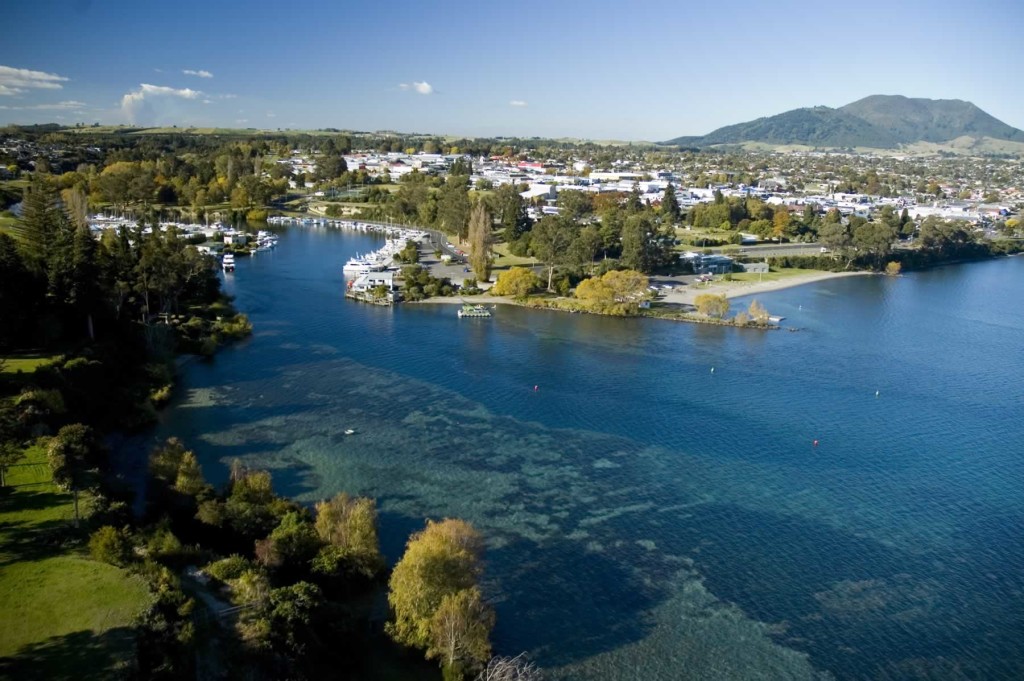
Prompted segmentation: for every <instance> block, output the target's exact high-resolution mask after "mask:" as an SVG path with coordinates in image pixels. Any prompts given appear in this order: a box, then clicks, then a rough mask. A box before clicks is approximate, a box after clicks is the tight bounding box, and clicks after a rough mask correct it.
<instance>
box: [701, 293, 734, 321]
mask: <svg viewBox="0 0 1024 681" xmlns="http://www.w3.org/2000/svg"><path fill="white" fill-rule="evenodd" d="M693 304H694V305H695V306H696V307H697V312H700V313H701V314H703V315H707V316H708V317H714V318H716V319H721V318H722V317H724V316H725V315H726V314H728V313H729V299H728V298H726V297H725V295H724V294H722V295H715V294H713V293H702V294H700V295H699V296H697V297H696V298H695V299H694V301H693Z"/></svg>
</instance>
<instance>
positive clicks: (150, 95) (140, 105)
mask: <svg viewBox="0 0 1024 681" xmlns="http://www.w3.org/2000/svg"><path fill="white" fill-rule="evenodd" d="M202 94H203V93H202V92H200V91H199V90H192V89H190V88H182V89H180V90H178V89H175V88H172V87H166V86H164V85H150V84H149V83H142V84H141V85H140V86H139V89H138V90H136V91H134V92H129V93H127V94H125V96H124V97H122V98H121V113H122V114H124V117H125V118H126V119H127V120H128V122H129V123H138V122H141V121H142V119H151V118H154V115H155V113H156V112H155V111H154V109H153V104H154V102H159V101H164V102H166V101H169V100H173V99H198V98H199V97H200V95H202Z"/></svg>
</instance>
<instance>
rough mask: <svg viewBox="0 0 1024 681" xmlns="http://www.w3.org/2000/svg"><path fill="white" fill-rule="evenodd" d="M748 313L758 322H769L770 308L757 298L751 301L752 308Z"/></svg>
mask: <svg viewBox="0 0 1024 681" xmlns="http://www.w3.org/2000/svg"><path fill="white" fill-rule="evenodd" d="M747 314H749V315H750V318H751V319H753V320H754V322H755V323H756V324H767V323H768V310H767V309H766V308H765V306H764V305H762V304H761V303H759V302H757V300H752V301H750V308H749V309H748V310H747Z"/></svg>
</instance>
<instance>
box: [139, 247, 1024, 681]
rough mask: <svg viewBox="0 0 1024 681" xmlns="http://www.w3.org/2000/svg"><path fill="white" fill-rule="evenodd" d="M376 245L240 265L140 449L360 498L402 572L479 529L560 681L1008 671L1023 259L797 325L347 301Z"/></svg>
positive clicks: (1015, 578) (796, 300) (828, 311)
mask: <svg viewBox="0 0 1024 681" xmlns="http://www.w3.org/2000/svg"><path fill="white" fill-rule="evenodd" d="M376 243H378V241H376V240H374V239H372V238H370V237H365V236H359V235H349V234H343V233H338V232H329V231H328V232H323V231H320V232H314V231H306V230H302V229H291V230H289V231H288V232H287V233H286V234H285V235H283V237H282V240H281V243H280V245H279V247H278V248H277V249H276V250H275V251H273V252H270V253H267V254H260V257H258V258H254V259H252V260H250V261H240V262H239V263H238V268H237V271H236V273H235V274H234V275H232V277H231V279H230V281H227V282H226V286H227V287H228V288H229V291H230V292H232V293H233V294H235V295H236V296H237V302H236V305H237V307H238V308H239V309H240V311H243V312H245V313H246V314H248V315H249V316H250V318H251V320H252V321H253V324H254V327H255V334H254V337H253V338H252V339H251V340H249V341H246V342H244V343H242V344H240V345H238V346H236V347H232V348H229V349H227V350H226V351H224V352H223V353H222V354H220V355H218V357H217V358H216V360H215V361H213V362H212V363H192V364H189V365H187V366H186V367H185V369H184V372H183V376H182V381H181V385H180V386H179V389H178V392H177V397H176V400H175V402H174V405H173V406H172V408H171V409H170V410H168V411H167V412H166V413H165V414H164V416H163V420H162V423H161V424H160V426H159V427H158V429H157V432H156V433H155V434H154V437H164V436H167V435H171V434H174V435H178V436H180V437H182V438H183V439H184V440H185V441H186V442H187V443H188V445H189V446H190V447H193V448H194V449H195V450H196V451H197V453H198V454H199V456H200V459H201V462H202V463H203V466H204V471H205V472H206V474H207V477H208V478H210V479H211V480H213V481H222V480H223V479H224V477H225V476H226V470H227V469H226V466H227V464H228V462H230V460H231V459H233V458H241V459H243V460H244V461H246V463H248V464H250V465H253V466H263V467H268V468H270V469H272V470H273V472H274V480H275V485H276V487H277V489H278V491H280V492H281V493H284V494H288V495H289V496H293V497H296V498H298V499H300V500H302V501H305V502H313V501H315V500H318V499H320V498H323V497H326V496H329V495H331V494H333V493H335V492H337V491H343V490H344V491H348V492H351V493H356V494H367V495H372V496H374V497H376V498H377V499H378V500H379V504H380V508H381V530H382V532H381V534H382V541H383V542H384V550H385V552H386V554H387V555H388V557H389V559H391V560H394V559H396V558H397V556H398V555H399V554H400V552H401V549H402V546H403V544H404V542H405V539H406V538H407V537H408V534H409V533H410V532H412V531H414V530H416V529H419V528H420V527H422V525H423V520H424V518H427V517H430V518H441V517H446V516H457V517H463V518H466V519H468V520H470V521H472V522H473V523H474V524H476V525H477V526H478V527H479V528H480V529H481V530H482V531H483V532H484V534H485V535H486V536H487V538H488V551H487V555H486V561H487V567H486V575H485V589H486V591H487V595H488V597H489V598H490V599H491V600H492V602H494V604H495V607H496V609H497V612H498V624H497V628H496V630H495V637H494V643H495V648H496V650H497V651H498V652H500V653H503V654H516V653H518V652H520V651H524V650H525V651H528V652H529V653H530V654H531V655H532V656H533V657H534V658H535V659H536V660H537V661H538V662H539V663H540V664H541V665H542V666H544V667H545V668H547V669H548V670H550V671H551V674H552V676H554V677H555V678H580V679H582V678H595V679H597V678H601V679H609V678H611V679H614V678H637V677H638V676H639V677H643V678H666V679H667V678H680V674H681V672H680V670H686V671H685V673H682V675H683V676H692V677H693V678H709V677H717V678H750V677H754V676H764V677H766V678H777V677H783V678H815V677H819V676H821V675H822V674H831V675H834V676H837V677H840V678H864V677H879V676H890V677H893V678H895V677H900V678H903V677H913V676H914V675H915V674H917V675H919V676H920V675H922V674H931V675H932V676H933V677H937V678H943V677H945V676H948V677H950V678H956V674H957V673H962V674H966V675H967V676H977V675H981V676H988V677H1000V676H1002V677H1005V676H1007V675H1008V674H1009V675H1011V676H1012V675H1013V674H1012V673H1011V672H1016V671H1018V670H1020V669H1021V665H1022V644H1021V643H1020V642H1019V641H1018V640H1017V637H1016V636H1015V632H1019V631H1020V630H1021V625H1024V615H1022V613H1021V611H1020V608H1019V607H1017V606H1015V605H1014V603H1016V602H1019V601H1018V600H1015V599H1014V597H1013V594H1014V593H1018V592H1020V590H1021V589H1022V588H1024V584H1022V583H1021V582H1022V577H1021V574H1020V570H1019V566H1020V565H1024V549H1022V543H1021V541H1020V537H1019V535H1018V534H1017V530H1015V529H1014V528H1019V527H1021V526H1024V525H1022V524H1021V523H1020V522H1019V521H1020V520H1021V519H1024V518H1022V516H1024V511H1022V509H1024V500H1022V493H1021V491H1020V486H1019V485H1018V484H1016V483H1019V481H1020V479H1021V473H1022V471H1021V468H1020V465H1021V464H1020V463H1019V461H1017V458H1016V457H1015V456H1013V455H1012V454H1011V453H1010V451H1017V452H1019V451H1024V426H1022V425H1021V420H1020V419H1019V418H1014V416H1013V410H1014V408H1013V405H1012V403H1011V402H1010V401H1008V400H1002V399H999V398H998V396H999V395H1008V394H1012V392H1011V391H1012V387H1013V385H1019V379H1020V378H1021V377H1022V376H1021V373H1022V368H1021V364H1020V360H1019V359H1017V353H1016V348H1017V345H1018V344H1017V341H1015V340H1014V339H1015V338H1019V337H1020V336H1019V333H1020V331H1021V330H1024V320H1022V319H1021V315H1020V313H1017V312H1014V311H1012V310H1009V311H1008V310H1006V309H1005V305H999V304H998V303H992V302H991V301H989V302H985V295H984V294H985V291H986V290H990V289H988V288H987V287H989V286H991V285H992V282H995V281H998V282H1000V284H1001V285H1003V286H1004V287H1005V286H1006V285H1008V283H1007V282H1009V283H1010V284H1014V285H1016V286H1017V287H1018V288H1021V287H1022V285H1021V284H1020V282H1021V280H1022V279H1024V278H1022V277H1021V276H1020V274H1021V268H1022V263H1024V261H1022V260H1021V259H1012V261H1011V260H1007V261H998V262H993V263H982V264H977V265H970V266H965V267H960V268H946V269H945V270H943V271H941V272H929V273H925V274H921V275H911V276H908V277H903V278H902V279H900V280H882V279H880V278H854V279H851V280H836V281H831V282H824V283H820V284H812V285H808V286H806V287H801V288H799V289H792V290H789V291H785V292H779V293H776V294H772V295H771V296H770V297H766V298H765V299H764V300H763V302H766V303H767V304H768V307H769V309H770V310H771V311H772V313H780V314H785V315H786V316H787V318H788V319H795V320H799V323H800V326H801V327H803V328H806V330H807V332H806V333H801V334H761V333H750V332H744V331H741V330H737V329H730V328H721V327H695V326H690V325H672V324H664V323H661V322H658V321H656V320H636V319H632V320H620V319H609V318H600V317H593V316H582V315H561V314H557V313H552V312H535V311H530V310H524V309H519V308H512V307H509V306H501V307H500V308H499V309H498V310H497V312H496V313H495V316H494V317H493V318H492V319H487V320H472V321H471V323H469V324H466V323H464V322H463V323H459V320H458V319H457V317H456V314H455V312H456V311H455V309H454V308H452V307H448V306H410V307H401V306H400V307H399V308H396V309H394V310H391V309H383V308H374V307H370V306H362V305H358V304H355V303H350V302H349V303H346V301H344V300H343V298H342V277H341V264H342V263H343V262H344V261H345V259H346V258H347V257H349V255H350V254H352V253H356V252H365V251H367V250H371V249H372V248H373V246H374V244H376ZM1020 293H1024V291H1017V293H1016V294H1015V295H1018V296H1019V294H1020ZM982 344H983V345H982ZM982 348H983V349H982ZM948 356H956V357H959V358H961V360H962V361H959V362H956V363H945V362H943V363H937V362H936V360H935V358H936V357H948ZM711 367H715V369H716V370H715V371H714V372H711V370H710V369H711ZM995 367H999V369H996V368H995ZM1015 382H1016V383H1015ZM535 386H536V388H537V389H536V390H535V389H534V387H535ZM346 430H353V431H354V433H353V434H351V435H345V434H344V433H345V431H346ZM814 440H818V441H819V445H818V446H817V447H815V446H814V445H813V444H812V442H813V441H814ZM1008 450H1010V451H1008ZM1015 481H1016V482H1015ZM1015 566H1016V567H1015Z"/></svg>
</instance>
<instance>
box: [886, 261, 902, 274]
mask: <svg viewBox="0 0 1024 681" xmlns="http://www.w3.org/2000/svg"><path fill="white" fill-rule="evenodd" d="M901 271H903V265H901V264H900V263H898V262H897V261H895V260H892V261H890V262H888V263H886V265H885V273H886V274H887V275H888V276H890V277H897V276H899V274H900V272H901Z"/></svg>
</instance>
